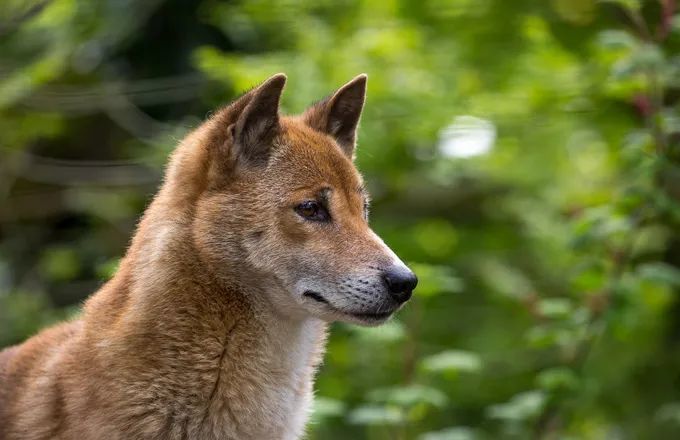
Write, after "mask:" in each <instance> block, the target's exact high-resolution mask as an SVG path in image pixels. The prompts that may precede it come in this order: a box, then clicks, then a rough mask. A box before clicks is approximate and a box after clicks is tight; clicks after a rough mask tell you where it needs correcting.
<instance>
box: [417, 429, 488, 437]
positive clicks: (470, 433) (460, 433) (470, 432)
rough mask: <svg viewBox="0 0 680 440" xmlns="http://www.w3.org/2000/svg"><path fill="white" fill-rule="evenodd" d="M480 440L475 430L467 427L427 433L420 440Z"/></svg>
mask: <svg viewBox="0 0 680 440" xmlns="http://www.w3.org/2000/svg"><path fill="white" fill-rule="evenodd" d="M477 438H479V437H478V435H477V433H476V432H475V430H474V429H472V428H468V427H465V426H455V427H452V428H446V429H442V430H441V431H432V432H426V433H425V434H423V435H421V436H420V437H418V440H475V439H477Z"/></svg>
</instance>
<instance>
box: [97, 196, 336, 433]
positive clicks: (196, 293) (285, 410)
mask: <svg viewBox="0 0 680 440" xmlns="http://www.w3.org/2000/svg"><path fill="white" fill-rule="evenodd" d="M166 203H168V201H167V200H164V198H163V196H162V194H161V196H159V197H158V198H157V199H156V200H155V201H154V202H153V204H152V206H151V207H150V209H149V210H148V211H147V214H146V215H145V218H144V219H143V221H142V222H141V224H140V227H139V230H138V232H137V234H136V236H135V239H134V241H133V244H132V246H131V247H130V249H129V251H128V254H127V256H126V257H125V259H124V260H123V261H122V263H121V267H120V270H119V271H118V274H117V275H116V276H115V277H114V279H113V280H112V281H111V282H110V283H109V284H107V286H105V287H104V288H103V289H102V291H101V292H100V293H99V294H98V295H95V296H94V297H93V298H92V300H91V301H89V302H88V305H87V307H86V313H85V321H86V328H87V329H88V331H87V333H86V334H87V335H88V336H87V337H89V338H92V339H93V341H92V342H93V343H94V345H95V346H105V347H106V350H102V356H106V357H107V359H106V360H104V362H105V364H106V365H104V367H105V368H107V369H110V370H111V371H114V370H116V369H118V370H120V372H119V373H120V376H117V378H116V380H117V381H122V382H121V383H125V382H126V381H127V384H126V387H127V389H126V392H127V393H129V392H130V389H133V390H136V394H135V397H134V398H132V399H133V400H135V402H128V406H130V407H135V406H136V405H142V404H146V405H148V404H149V403H150V402H153V405H154V407H158V408H159V410H158V414H157V417H154V416H153V414H152V415H145V416H144V417H145V418H144V419H143V420H137V421H138V422H139V423H143V425H144V426H147V427H148V428H146V429H149V430H151V431H154V432H162V433H174V432H175V431H176V430H178V429H179V430H181V431H182V433H183V434H187V435H188V437H189V438H212V437H219V438H221V437H220V436H224V438H296V437H297V436H299V435H301V434H302V430H303V429H304V423H305V421H306V416H307V413H308V409H309V405H310V403H311V395H312V394H311V393H312V382H313V377H314V373H315V369H316V366H317V365H318V364H319V362H320V361H321V357H322V355H323V350H324V345H325V335H326V325H325V323H323V322H321V321H319V320H317V319H314V318H305V319H294V318H291V317H286V316H283V315H281V314H279V313H277V311H276V310H275V309H274V307H273V305H271V304H270V303H269V302H268V300H267V299H266V297H267V295H266V294H265V292H264V291H263V290H262V289H263V288H262V286H260V285H258V284H257V283H255V282H251V283H244V282H243V278H244V277H242V276H241V277H239V278H238V279H233V280H230V279H229V277H222V278H220V279H218V278H217V277H215V276H214V273H213V272H212V271H211V270H210V269H209V268H208V267H206V265H205V264H203V263H202V262H201V261H200V257H199V256H198V255H197V253H196V251H195V249H194V246H192V241H191V237H190V233H188V232H187V231H189V230H190V228H188V227H187V226H188V225H186V224H183V222H182V219H181V218H180V219H167V218H165V215H163V214H164V213H163V210H164V209H166V208H167V206H164V204H166ZM235 269H236V268H235ZM235 278H236V277H235ZM154 427H155V428H154Z"/></svg>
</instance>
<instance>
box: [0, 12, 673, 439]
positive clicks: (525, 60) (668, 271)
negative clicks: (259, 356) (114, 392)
mask: <svg viewBox="0 0 680 440" xmlns="http://www.w3.org/2000/svg"><path fill="white" fill-rule="evenodd" d="M0 3H1V4H0V17H2V19H0V53H2V54H3V56H2V59H3V62H2V63H0V154H1V155H2V156H1V158H0V198H1V199H2V203H1V204H0V346H4V345H10V344H13V343H16V342H18V341H21V340H22V339H24V338H26V337H28V336H29V335H31V334H33V333H35V332H36V331H37V330H38V329H39V328H42V327H44V326H46V325H48V324H50V323H52V322H54V321H56V320H58V319H63V318H65V317H66V316H69V315H70V314H71V313H72V311H73V310H74V309H75V308H77V305H78V304H79V303H80V302H81V301H82V300H83V299H84V298H85V297H86V296H87V295H88V294H89V293H91V292H92V291H94V290H95V289H96V288H97V287H98V286H100V285H101V283H102V282H103V281H104V280H106V279H107V278H109V277H110V276H111V275H112V274H113V273H114V272H115V270H116V267H117V263H118V261H119V258H120V256H121V255H122V253H123V252H124V250H125V247H126V244H127V241H128V239H129V236H130V235H131V234H132V232H133V230H134V225H135V224H136V221H137V218H138V216H139V215H140V213H141V212H142V210H143V208H144V206H145V204H146V203H147V202H148V200H149V198H150V196H151V194H153V191H154V189H155V187H156V186H157V184H158V182H159V176H160V171H159V170H160V167H161V165H162V163H163V162H164V161H165V158H166V157H167V154H168V153H169V151H171V149H172V147H173V146H174V144H175V143H176V142H177V140H178V139H181V137H182V136H183V134H184V133H185V132H186V131H188V130H189V129H190V128H191V127H193V126H195V125H196V124H198V122H199V121H200V120H201V119H202V118H203V117H204V116H205V115H206V113H207V112H209V111H211V110H212V109H214V108H215V107H217V106H219V105H223V104H224V103H225V102H227V101H228V100H230V99H232V98H233V97H235V96H236V95H237V94H239V93H240V92H241V91H243V90H244V89H247V88H249V87H251V86H252V85H254V84H256V83H257V82H259V81H261V80H262V79H264V78H266V77H267V76H268V75H271V74H272V73H275V72H279V71H284V72H286V73H287V74H288V76H289V82H288V84H287V88H286V93H285V95H284V98H283V107H284V108H285V110H286V111H289V112H299V111H302V110H303V109H304V108H305V107H306V106H308V105H309V104H310V103H312V102H313V101H314V100H317V99H319V98H320V97H322V96H324V95H326V94H328V93H330V92H331V91H332V90H334V89H335V88H337V87H338V86H339V85H341V84H342V83H344V82H345V81H347V80H349V79H350V78H352V77H353V76H354V75H356V74H358V73H360V72H367V73H368V74H369V91H368V102H367V106H366V109H365V113H364V117H363V121H362V125H361V129H360V136H359V148H358V158H357V162H358V165H359V167H360V168H361V169H362V170H363V171H364V173H365V175H366V181H367V183H368V185H369V187H370V189H371V192H372V194H373V199H374V203H373V208H372V213H371V222H372V225H373V227H374V228H375V230H376V231H377V232H378V233H379V234H380V235H381V236H382V237H383V238H384V239H385V241H386V242H387V243H388V244H390V246H392V247H393V248H394V249H395V251H396V252H397V253H398V254H399V255H401V256H402V257H403V258H404V259H405V260H406V261H408V262H409V264H410V265H411V266H412V267H413V268H414V270H415V272H416V273H417V274H418V276H419V278H420V284H419V287H418V289H417V291H416V293H415V295H414V298H413V300H412V301H411V302H410V303H409V304H407V305H406V306H405V308H404V310H403V311H402V312H400V313H399V315H398V316H397V317H396V318H395V319H394V320H392V321H391V322H390V323H388V324H387V325H385V326H383V327H380V328H357V327H354V326H348V325H337V326H335V328H334V331H333V332H332V334H331V337H330V341H329V346H328V353H327V356H326V362H325V364H324V366H323V367H322V369H321V371H320V374H319V377H318V381H317V384H316V389H317V391H316V399H315V406H314V413H313V415H312V423H311V425H310V429H309V438H310V439H346V438H357V439H360V438H367V439H393V438H398V439H419V440H443V439H451V440H463V439H465V440H468V439H486V438H521V439H524V438H542V439H555V438H565V439H567V438H579V439H580V438H587V439H591V438H592V439H600V438H624V439H627V438H631V439H633V438H677V437H678V436H679V435H680V404H679V403H678V395H677V371H679V369H680V357H678V355H677V352H678V348H679V347H678V342H677V339H678V338H677V334H678V328H680V314H679V313H678V307H679V305H680V303H679V302H678V298H677V296H678V295H677V293H678V292H679V291H680V240H678V231H679V227H680V203H679V202H680V189H679V188H680V144H679V141H680V135H679V134H680V115H679V114H678V109H679V108H680V107H679V106H680V101H679V99H678V97H679V96H680V94H679V93H678V90H679V88H680V79H679V78H680V75H679V73H680V58H679V57H678V55H677V54H678V49H679V48H680V15H678V14H677V13H676V12H677V11H676V10H678V9H680V5H678V4H677V2H676V1H675V0H551V1H545V2H536V1H529V0H517V1H503V0H476V1H473V0H451V1H438V0H428V1H415V0H399V1H378V0H347V1H342V2H334V1H327V0H322V1H316V2H312V1H292V2H280V1H275V0H256V1H237V0H233V1H218V0H202V1H197V2H179V1H171V0H166V1H161V0H153V1H144V2H119V1H117V0H96V1H90V2H78V1H75V0H51V1H47V2H42V1H38V0H35V1H28V2H26V1H15V0H10V1H5V2H0Z"/></svg>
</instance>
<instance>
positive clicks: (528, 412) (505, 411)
mask: <svg viewBox="0 0 680 440" xmlns="http://www.w3.org/2000/svg"><path fill="white" fill-rule="evenodd" d="M546 400H547V398H546V394H545V393H544V392H543V391H540V390H533V391H526V392H523V393H520V394H517V395H516V396H514V397H513V398H512V399H510V401H509V402H507V403H502V404H498V405H492V406H491V407H490V408H489V409H488V411H487V415H488V416H489V417H490V418H492V419H502V420H513V421H525V420H530V419H533V418H535V417H537V416H538V415H539V414H540V413H541V411H542V410H543V408H544V406H545V404H546Z"/></svg>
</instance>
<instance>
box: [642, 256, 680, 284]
mask: <svg viewBox="0 0 680 440" xmlns="http://www.w3.org/2000/svg"><path fill="white" fill-rule="evenodd" d="M638 274H639V276H640V277H641V278H642V279H645V280H650V281H656V282H659V283H662V284H667V285H669V286H673V287H680V269H678V268H677V267H674V266H671V265H670V264H666V263H662V262H655V263H646V264H642V265H640V266H639V267H638Z"/></svg>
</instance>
